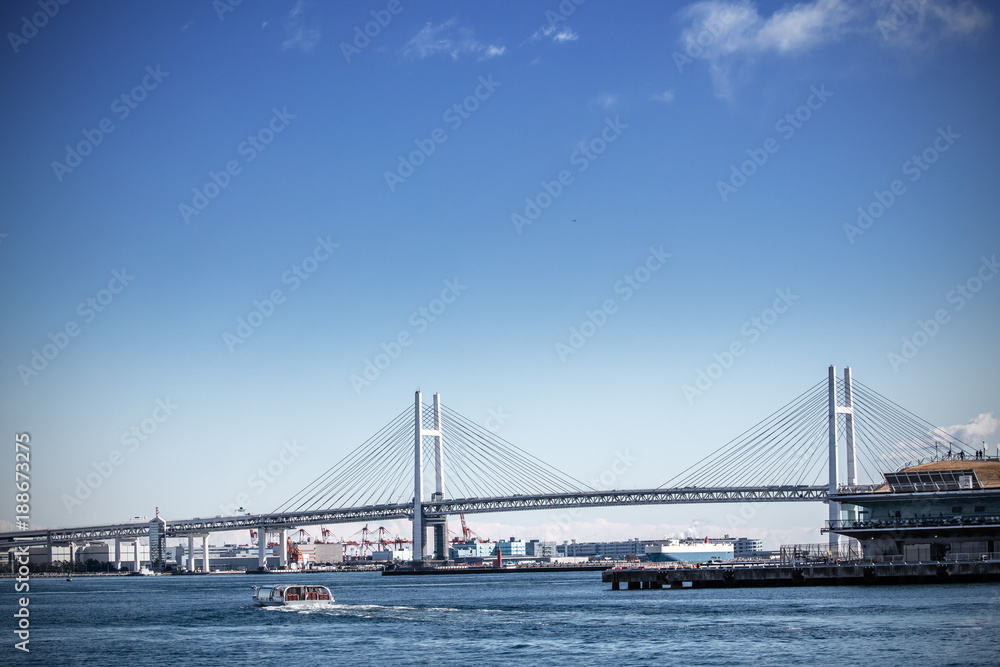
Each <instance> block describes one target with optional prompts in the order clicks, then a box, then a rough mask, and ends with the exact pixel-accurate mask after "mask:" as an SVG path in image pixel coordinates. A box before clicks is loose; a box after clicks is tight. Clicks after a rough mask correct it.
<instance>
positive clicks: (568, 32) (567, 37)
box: [552, 28, 580, 43]
mask: <svg viewBox="0 0 1000 667" xmlns="http://www.w3.org/2000/svg"><path fill="white" fill-rule="evenodd" d="M578 39H580V36H579V35H578V34H576V33H575V32H573V29H572V28H563V29H562V30H560V31H559V32H557V33H556V34H555V36H554V37H553V38H552V41H553V42H556V43H559V42H575V41H576V40H578Z"/></svg>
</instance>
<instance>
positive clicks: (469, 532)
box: [458, 514, 482, 542]
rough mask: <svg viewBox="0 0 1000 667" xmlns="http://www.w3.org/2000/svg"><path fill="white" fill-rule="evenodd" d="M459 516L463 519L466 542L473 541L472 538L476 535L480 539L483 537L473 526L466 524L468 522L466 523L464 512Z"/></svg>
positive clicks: (463, 532) (464, 539)
mask: <svg viewBox="0 0 1000 667" xmlns="http://www.w3.org/2000/svg"><path fill="white" fill-rule="evenodd" d="M458 516H459V517H460V518H461V519H462V540H463V541H465V542H471V541H472V538H474V537H475V538H478V539H482V538H481V537H479V535H478V534H476V532H475V531H474V530H472V529H471V528H469V527H468V526H467V525H466V523H465V515H464V514H459V515H458Z"/></svg>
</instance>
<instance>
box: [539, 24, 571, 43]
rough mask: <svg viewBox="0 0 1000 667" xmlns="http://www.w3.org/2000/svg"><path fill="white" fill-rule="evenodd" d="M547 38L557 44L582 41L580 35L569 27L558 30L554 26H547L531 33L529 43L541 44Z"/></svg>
mask: <svg viewBox="0 0 1000 667" xmlns="http://www.w3.org/2000/svg"><path fill="white" fill-rule="evenodd" d="M546 37H551V38H552V41H553V42H554V43H556V44H563V43H565V42H575V41H576V40H578V39H580V35H578V34H576V33H575V32H574V31H573V29H572V28H570V27H569V26H565V27H563V28H558V27H556V26H554V25H547V26H544V27H542V28H539V29H538V30H536V31H535V32H533V33H531V37H529V38H528V39H527V41H529V42H532V43H535V42H540V41H541V40H543V39H544V38H546Z"/></svg>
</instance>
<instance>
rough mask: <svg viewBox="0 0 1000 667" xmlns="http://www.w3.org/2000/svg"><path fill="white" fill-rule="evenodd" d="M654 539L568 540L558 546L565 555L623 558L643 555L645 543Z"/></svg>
mask: <svg viewBox="0 0 1000 667" xmlns="http://www.w3.org/2000/svg"><path fill="white" fill-rule="evenodd" d="M655 541H656V540H640V539H638V538H636V539H631V540H625V541H621V542H568V543H566V544H563V545H560V546H562V547H563V550H562V553H563V555H565V556H570V557H577V558H578V557H589V558H614V559H624V558H625V557H626V556H642V555H644V554H645V553H646V551H645V549H646V545H647V544H653V543H654V542H655Z"/></svg>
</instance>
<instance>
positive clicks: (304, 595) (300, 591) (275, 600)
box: [253, 584, 333, 607]
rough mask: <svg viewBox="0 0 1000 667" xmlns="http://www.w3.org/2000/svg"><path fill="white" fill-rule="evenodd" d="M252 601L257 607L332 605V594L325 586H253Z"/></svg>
mask: <svg viewBox="0 0 1000 667" xmlns="http://www.w3.org/2000/svg"><path fill="white" fill-rule="evenodd" d="M253 601H254V604H256V605H257V606H258V607H284V606H292V605H296V606H297V605H315V604H332V603H333V594H332V593H330V589H329V588H327V587H326V586H306V585H300V584H292V585H290V586H254V587H253Z"/></svg>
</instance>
